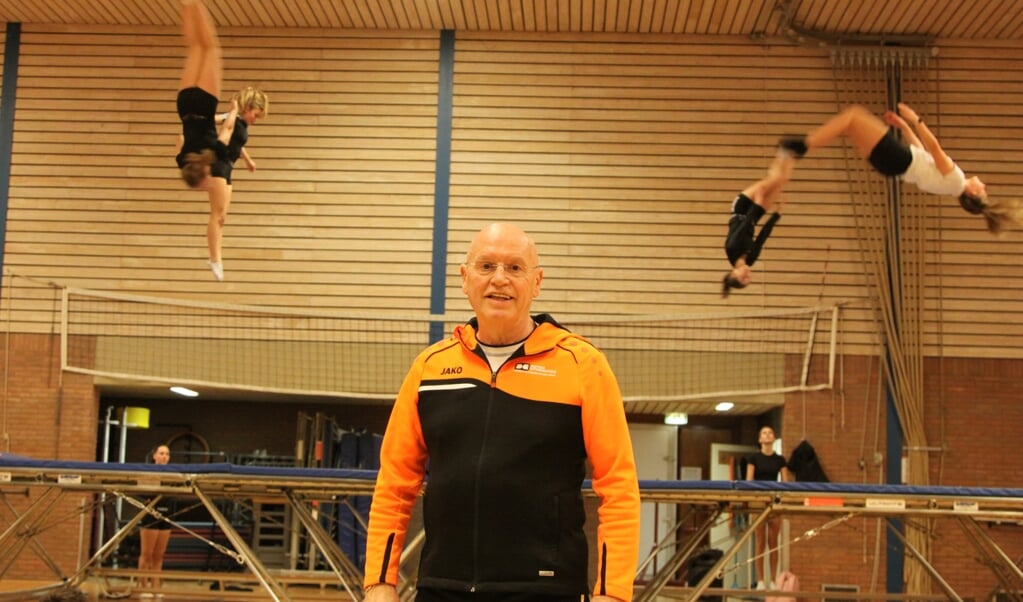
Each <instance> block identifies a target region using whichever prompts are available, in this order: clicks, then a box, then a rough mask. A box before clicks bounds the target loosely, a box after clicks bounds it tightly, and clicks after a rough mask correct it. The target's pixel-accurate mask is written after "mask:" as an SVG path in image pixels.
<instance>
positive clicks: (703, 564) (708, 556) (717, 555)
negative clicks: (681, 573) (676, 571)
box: [686, 548, 725, 602]
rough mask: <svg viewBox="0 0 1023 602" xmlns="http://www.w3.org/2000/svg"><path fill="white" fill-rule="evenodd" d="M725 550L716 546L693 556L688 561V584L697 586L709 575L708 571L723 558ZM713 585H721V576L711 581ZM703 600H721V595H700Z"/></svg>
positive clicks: (717, 601)
mask: <svg viewBox="0 0 1023 602" xmlns="http://www.w3.org/2000/svg"><path fill="white" fill-rule="evenodd" d="M724 554H725V553H724V552H722V551H721V550H718V549H716V548H707V549H706V550H703V551H701V552H699V553H698V554H696V555H695V556H693V557H692V558H690V559H689V561H688V562H687V563H686V584H688V585H689V587H693V586H695V585H696V584H697V583H699V582H700V581H702V580H703V578H704V577H706V576H707V573H708V572H709V571H710V570H711V569H713V568H714V565H716V564H717V563H718V561H719V560H721V557H722V556H724ZM710 586H711V587H721V586H722V579H721V576H720V575H719V576H717V577H715V578H714V580H713V581H711V582H710ZM700 600H701V601H702V602H721V596H700Z"/></svg>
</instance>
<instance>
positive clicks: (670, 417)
mask: <svg viewBox="0 0 1023 602" xmlns="http://www.w3.org/2000/svg"><path fill="white" fill-rule="evenodd" d="M664 424H671V425H674V426H682V425H683V424H689V414H686V413H685V412H668V413H667V414H665V415H664Z"/></svg>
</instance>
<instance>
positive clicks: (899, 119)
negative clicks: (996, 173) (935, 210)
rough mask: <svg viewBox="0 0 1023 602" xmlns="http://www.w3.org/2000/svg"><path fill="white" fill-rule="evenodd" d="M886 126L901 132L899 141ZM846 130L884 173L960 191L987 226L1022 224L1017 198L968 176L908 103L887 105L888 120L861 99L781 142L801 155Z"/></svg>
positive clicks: (935, 189)
mask: <svg viewBox="0 0 1023 602" xmlns="http://www.w3.org/2000/svg"><path fill="white" fill-rule="evenodd" d="M888 126H893V127H895V128H898V130H899V131H900V132H901V133H902V138H903V139H902V140H901V141H900V140H899V139H898V138H897V137H896V135H895V132H894V131H893V130H890V129H889V127H888ZM839 136H845V137H846V138H848V139H849V142H850V143H851V144H852V146H853V147H854V148H855V149H856V152H857V153H858V154H859V155H860V157H862V158H864V159H866V160H867V161H869V162H870V165H871V166H872V167H873V168H874V169H875V170H876V171H877V172H878V173H880V174H882V175H885V176H898V177H899V178H901V179H902V180H903V181H905V182H909V183H911V184H915V185H916V187H917V188H919V189H920V190H922V191H924V192H928V193H931V194H937V195H948V196H956V197H958V198H959V204H960V205H961V206H962V208H963V209H964V210H966V211H967V212H968V213H971V214H973V215H983V216H984V219H985V221H986V222H987V229H988V231H990V232H991V233H993V234H999V233H1001V232H1002V231H1003V230H1005V229H1006V228H1009V227H1019V226H1021V225H1023V209H1021V208H1020V206H1019V202H1018V201H994V200H992V199H990V198H989V197H988V195H987V187H986V186H985V185H984V182H982V181H981V180H980V178H979V177H977V176H973V177H970V178H967V177H966V175H965V174H964V173H963V170H962V169H961V168H960V167H959V166H958V165H956V163H955V161H953V160H952V158H951V157H949V156H948V154H947V153H946V152H945V151H944V149H942V147H941V144H940V143H939V142H938V139H937V137H936V136H935V135H934V133H933V132H931V130H930V128H928V127H927V125H926V124H925V123H924V122H923V120H922V119H921V118H920V116H919V115H918V114H917V112H916V111H914V110H913V109H912V108H911V107H910V106H909V105H907V104H906V103H901V102H900V103H899V105H898V112H895V111H886V112H885V114H884V121H882V120H881V119H880V118H879V117H877V116H876V115H874V114H873V113H871V112H870V111H868V110H867V109H865V108H863V107H862V106H859V105H854V106H851V107H848V108H847V109H845V110H843V111H842V112H841V113H839V114H837V115H835V116H834V117H832V118H831V119H829V120H828V121H826V122H825V123H824V124H823V125H821V126H820V127H818V128H817V129H815V130H813V131H811V132H810V133H809V134H808V135H807V136H806V137H804V138H799V137H790V138H783V139H782V140H781V146H783V147H784V148H787V149H789V150H790V151H792V152H793V153H794V154H795V155H796V156H797V157H801V156H803V155H804V154H805V153H807V152H808V151H811V150H814V149H816V148H820V147H822V146H824V145H826V144H828V143H830V142H832V141H833V140H834V139H835V138H838V137H839Z"/></svg>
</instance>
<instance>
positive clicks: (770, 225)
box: [746, 212, 781, 265]
mask: <svg viewBox="0 0 1023 602" xmlns="http://www.w3.org/2000/svg"><path fill="white" fill-rule="evenodd" d="M780 219H781V214H780V213H778V212H774V213H772V214H771V217H770V219H768V220H767V223H766V224H764V227H762V228H760V233H759V234H757V238H756V240H754V241H753V246H752V247H751V248H750V250H749V253H748V254H747V256H746V264H747V265H753V262H754V261H756V260H757V258H758V257H760V251H762V250H763V249H764V243H766V242H767V239H768V237H770V236H771V231H772V230H774V225H775V224H777V223H778V220H780Z"/></svg>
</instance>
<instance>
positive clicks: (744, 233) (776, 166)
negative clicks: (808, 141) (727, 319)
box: [721, 149, 795, 297]
mask: <svg viewBox="0 0 1023 602" xmlns="http://www.w3.org/2000/svg"><path fill="white" fill-rule="evenodd" d="M794 164H795V159H794V158H793V157H792V154H791V153H790V152H788V151H786V150H784V149H779V152H778V154H777V156H775V158H774V161H773V162H772V163H771V167H770V168H769V169H768V171H767V176H766V177H765V178H763V179H762V180H759V181H757V182H755V183H753V184H751V185H750V186H748V187H747V188H746V189H744V190H743V191H742V192H740V193H739V194H738V196H736V197H735V200H734V201H732V217H731V218H729V220H728V237H727V238H726V239H725V254H726V255H727V256H728V262H729V263H731V264H732V270H731V271H730V272H728V273H727V274H726V275H725V277H724V280H723V281H722V284H721V296H722V297H727V296H728V293H729V292H730V291H731V289H733V288H746V286H748V285H749V283H750V281H751V280H752V278H753V274H752V272H751V270H750V268H752V267H753V263H754V262H756V260H757V257H759V256H760V251H761V250H763V248H764V243H765V242H767V238H768V237H769V236H771V231H772V230H773V229H774V225H775V224H776V223H777V222H778V220H779V219H781V206H782V205H783V204H784V203H782V202H781V190H782V187H783V186H784V185H785V183H786V182H788V180H789V177H790V176H791V174H792V166H793V165H794ZM768 211H771V217H770V218H769V219H768V220H767V223H766V224H764V225H763V227H761V228H760V232H759V233H758V234H757V235H756V236H754V230H755V229H756V225H757V222H759V221H760V218H762V217H763V216H764V214H765V213H767V212H768Z"/></svg>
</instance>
